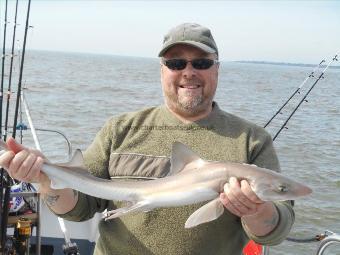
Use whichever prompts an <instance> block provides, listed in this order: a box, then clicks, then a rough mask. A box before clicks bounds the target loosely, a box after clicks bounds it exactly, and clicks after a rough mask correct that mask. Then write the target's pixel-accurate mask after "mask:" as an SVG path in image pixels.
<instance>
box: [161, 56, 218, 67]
mask: <svg viewBox="0 0 340 255" xmlns="http://www.w3.org/2000/svg"><path fill="white" fill-rule="evenodd" d="M189 62H190V63H191V65H192V67H193V68H195V69H197V70H207V69H209V68H210V67H212V66H213V65H214V64H217V63H218V60H216V59H209V58H197V59H193V60H186V59H182V58H174V59H162V60H161V63H162V64H163V65H165V66H166V67H167V68H169V69H171V70H183V69H185V67H186V66H187V64H188V63H189Z"/></svg>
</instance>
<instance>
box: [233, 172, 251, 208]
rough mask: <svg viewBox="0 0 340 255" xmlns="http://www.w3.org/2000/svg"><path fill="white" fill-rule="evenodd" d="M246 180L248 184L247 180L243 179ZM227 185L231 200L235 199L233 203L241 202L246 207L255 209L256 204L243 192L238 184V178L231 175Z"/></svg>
mask: <svg viewBox="0 0 340 255" xmlns="http://www.w3.org/2000/svg"><path fill="white" fill-rule="evenodd" d="M243 182H246V183H247V184H248V182H247V181H243ZM241 184H242V185H244V183H242V182H241ZM229 185H230V193H231V195H232V198H233V199H232V201H235V203H240V204H242V205H243V206H244V207H246V209H248V210H249V209H250V210H255V209H256V205H255V204H254V202H253V201H251V200H250V199H249V198H248V197H247V194H245V193H244V192H243V187H242V185H240V183H239V182H238V180H237V179H236V178H235V177H231V178H230V180H229Z"/></svg>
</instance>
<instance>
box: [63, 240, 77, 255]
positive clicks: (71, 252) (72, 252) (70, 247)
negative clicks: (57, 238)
mask: <svg viewBox="0 0 340 255" xmlns="http://www.w3.org/2000/svg"><path fill="white" fill-rule="evenodd" d="M63 252H64V254H65V255H80V253H79V249H78V246H77V244H76V243H71V242H69V243H66V244H64V245H63Z"/></svg>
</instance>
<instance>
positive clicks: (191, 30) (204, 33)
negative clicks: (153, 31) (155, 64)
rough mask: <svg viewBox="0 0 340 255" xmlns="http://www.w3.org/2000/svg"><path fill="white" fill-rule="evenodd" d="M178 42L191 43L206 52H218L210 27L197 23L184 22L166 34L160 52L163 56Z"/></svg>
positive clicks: (160, 55)
mask: <svg viewBox="0 0 340 255" xmlns="http://www.w3.org/2000/svg"><path fill="white" fill-rule="evenodd" d="M177 44H186V45H191V46H194V47H196V48H199V49H201V50H203V51H204V52H206V53H216V54H217V56H218V50H217V46H216V43H215V40H214V38H213V36H212V34H211V31H210V29H208V28H206V27H203V26H201V25H199V24H195V23H183V24H180V25H178V26H176V27H174V28H173V29H171V30H170V31H169V32H168V34H166V35H165V36H164V40H163V47H162V49H161V51H160V52H159V54H158V57H162V56H163V55H164V53H165V52H166V51H167V50H168V49H170V48H171V47H172V46H174V45H177Z"/></svg>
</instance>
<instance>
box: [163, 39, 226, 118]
mask: <svg viewBox="0 0 340 255" xmlns="http://www.w3.org/2000/svg"><path fill="white" fill-rule="evenodd" d="M201 58H208V59H216V55H215V54H208V53H205V52H204V51H202V50H200V49H198V48H195V47H192V46H189V45H183V44H179V45H175V46H173V47H171V48H170V49H169V50H168V51H166V53H165V54H164V56H163V59H165V60H167V59H185V60H188V61H191V60H194V59H201ZM218 67H219V66H218V64H214V65H212V66H211V67H210V68H208V69H206V70H198V69H195V68H194V67H193V66H192V65H191V63H187V65H186V67H185V68H184V69H183V70H171V69H169V68H168V67H167V66H165V65H164V64H162V66H161V82H162V87H163V93H164V97H165V103H166V104H167V106H168V107H169V108H170V110H172V111H174V112H175V113H177V114H179V115H181V116H183V117H195V116H199V115H201V114H204V113H209V112H210V110H211V107H212V101H213V98H214V95H215V91H216V87H217V79H218Z"/></svg>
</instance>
